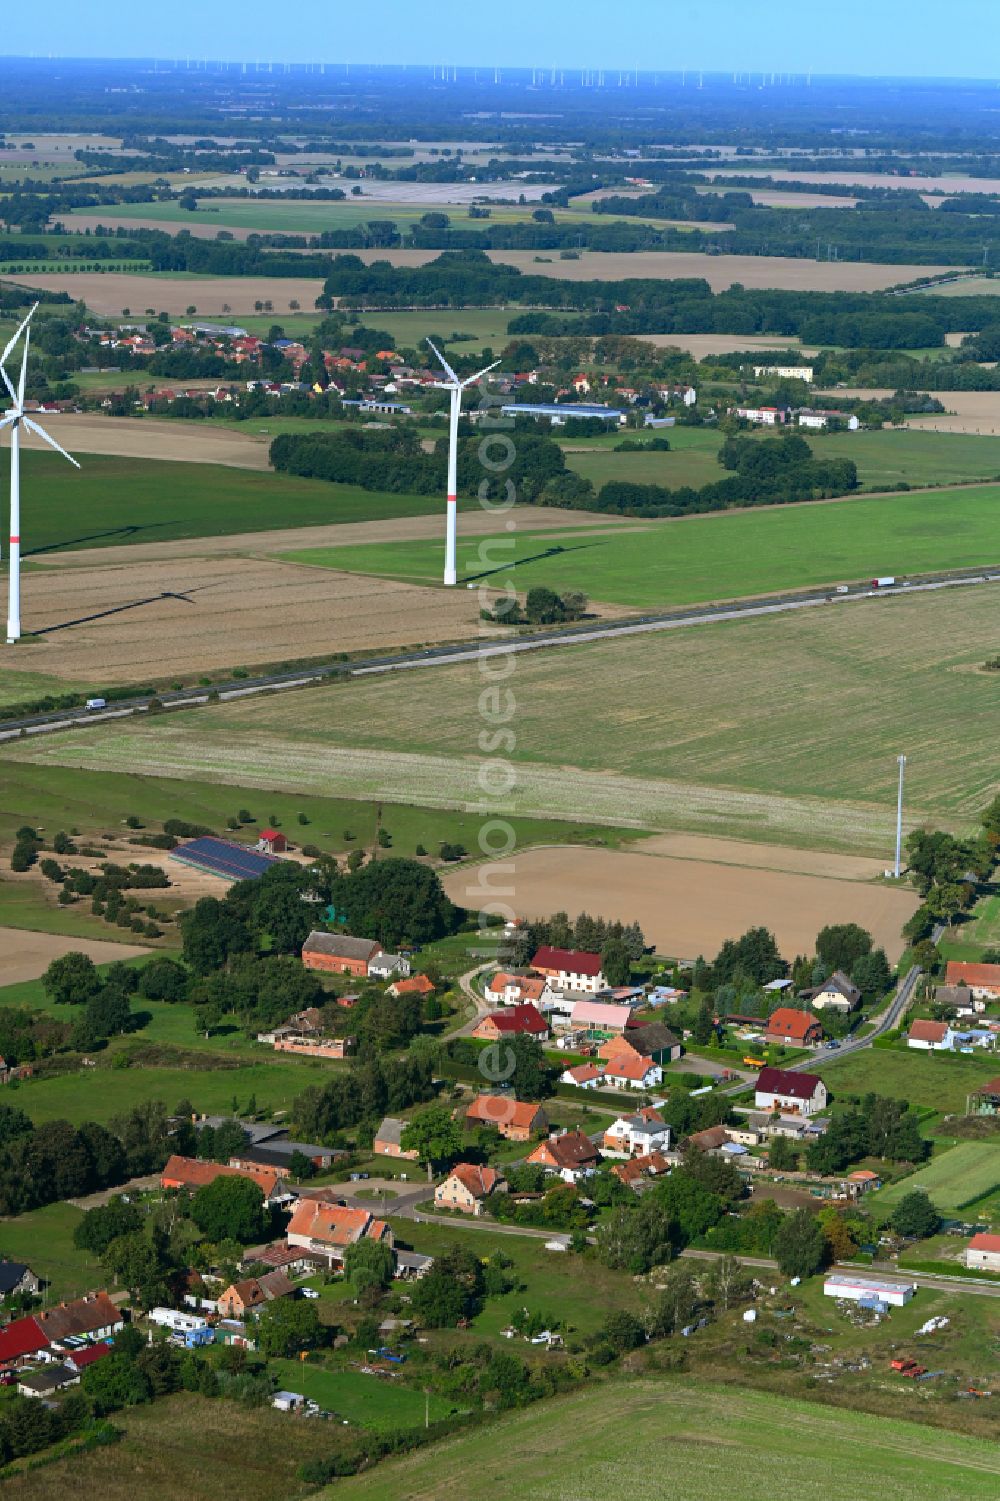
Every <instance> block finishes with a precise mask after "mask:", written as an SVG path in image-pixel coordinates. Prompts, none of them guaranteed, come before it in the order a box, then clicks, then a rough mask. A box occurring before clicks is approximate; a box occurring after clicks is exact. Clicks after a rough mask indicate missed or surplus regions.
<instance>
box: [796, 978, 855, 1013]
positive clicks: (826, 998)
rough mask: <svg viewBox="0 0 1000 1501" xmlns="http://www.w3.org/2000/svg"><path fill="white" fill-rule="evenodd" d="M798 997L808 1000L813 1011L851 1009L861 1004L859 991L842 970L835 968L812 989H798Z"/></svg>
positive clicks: (844, 1010)
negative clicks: (826, 978) (827, 977)
mask: <svg viewBox="0 0 1000 1501" xmlns="http://www.w3.org/2000/svg"><path fill="white" fill-rule="evenodd" d="M799 999H800V1000H803V1001H808V1002H809V1004H810V1006H811V1007H812V1008H813V1010H814V1011H827V1010H829V1011H842V1012H848V1011H853V1010H854V1008H855V1006H860V1004H861V991H860V990H859V989H858V987H857V986H856V985H854V984H852V983H851V981H850V979H849V978H848V977H847V975H845V974H844V972H843V970H841V969H835V970H834V972H833V974H832V975H831V976H830V978H829V979H828V980H824V981H823V983H822V985H816V986H814V987H813V989H812V990H800V991H799Z"/></svg>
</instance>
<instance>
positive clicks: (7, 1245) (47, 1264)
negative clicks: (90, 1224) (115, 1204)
mask: <svg viewBox="0 0 1000 1501" xmlns="http://www.w3.org/2000/svg"><path fill="white" fill-rule="evenodd" d="M9 1103H10V1104H11V1105H15V1104H19V1103H20V1101H19V1100H18V1099H17V1097H16V1096H11V1098H10V1101H9ZM82 1219H83V1210H82V1209H76V1208H74V1206H73V1205H72V1204H47V1205H46V1206H45V1208H44V1209H33V1210H32V1211H31V1213H30V1214H21V1215H18V1216H17V1218H16V1219H5V1220H0V1257H6V1258H8V1259H12V1260H14V1261H26V1262H27V1263H28V1265H29V1266H30V1267H31V1270H32V1271H33V1272H35V1273H36V1274H37V1275H38V1276H39V1277H43V1278H44V1279H45V1281H46V1282H47V1283H48V1284H49V1286H48V1288H47V1290H46V1294H45V1296H46V1301H47V1302H49V1303H52V1302H54V1301H57V1300H58V1299H60V1298H76V1297H81V1296H82V1295H83V1294H84V1293H86V1292H91V1291H92V1290H93V1289H94V1288H95V1287H100V1286H102V1285H103V1283H104V1274H103V1273H102V1272H101V1268H100V1263H99V1261H98V1260H97V1258H96V1256H92V1255H91V1254H90V1252H89V1251H80V1250H78V1249H77V1248H76V1246H75V1245H74V1244H73V1232H74V1230H75V1229H76V1227H77V1225H78V1224H79V1223H80V1221H81V1220H82Z"/></svg>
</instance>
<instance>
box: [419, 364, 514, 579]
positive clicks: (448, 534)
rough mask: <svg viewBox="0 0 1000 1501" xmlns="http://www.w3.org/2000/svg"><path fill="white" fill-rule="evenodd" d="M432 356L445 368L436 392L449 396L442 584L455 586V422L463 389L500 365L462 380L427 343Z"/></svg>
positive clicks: (488, 367) (460, 412)
mask: <svg viewBox="0 0 1000 1501" xmlns="http://www.w3.org/2000/svg"><path fill="white" fill-rule="evenodd" d="M427 342H428V344H430V346H431V348H432V349H433V350H434V353H435V354H436V355H437V357H438V359H439V360H440V362H441V364H442V365H443V367H444V371H445V374H446V375H447V376H448V379H447V380H439V381H436V382H435V385H436V386H437V388H438V390H440V391H448V392H450V393H451V419H450V422H449V428H448V511H447V527H446V531H445V546H444V581H445V583H446V584H448V585H452V584H457V583H458V419H459V417H460V416H461V414H462V392H463V391H464V390H465V388H466V386H474V385H475V383H476V381H477V380H482V378H483V376H484V375H488V374H489V372H490V371H491V370H495V369H496V368H497V366H498V365H499V363H500V361H499V360H494V361H493V364H492V365H487V366H486V368H485V369H484V370H480V371H478V373H477V374H476V375H470V376H467V377H466V379H465V380H459V378H458V376H457V375H456V374H455V372H454V370H453V369H452V368H451V366H450V365H449V364H448V361H447V360H446V359H445V357H444V355H443V354H442V353H441V351H440V350H439V349H437V348H435V346H434V345H433V344H431V341H430V339H428V340H427Z"/></svg>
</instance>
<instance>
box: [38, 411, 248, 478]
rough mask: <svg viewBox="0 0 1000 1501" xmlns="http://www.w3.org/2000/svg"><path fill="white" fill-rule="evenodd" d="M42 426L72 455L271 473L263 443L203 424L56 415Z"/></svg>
mask: <svg viewBox="0 0 1000 1501" xmlns="http://www.w3.org/2000/svg"><path fill="white" fill-rule="evenodd" d="M42 420H43V421H44V423H45V426H46V428H47V430H48V431H49V432H51V434H52V436H53V438H55V440H56V442H57V443H61V444H62V446H63V448H65V449H68V450H69V452H70V453H72V454H79V453H107V454H113V455H116V456H118V457H121V458H126V459H167V460H171V461H174V460H176V461H177V462H178V463H183V464H226V465H228V467H229V468H232V469H261V470H269V469H270V467H271V465H270V463H269V462H268V444H267V442H266V441H265V440H263V439H261V438H255V437H252V436H251V434H250V433H249V432H246V433H243V432H232V431H231V430H230V429H228V428H224V427H215V426H213V425H212V424H210V423H207V422H167V421H162V422H157V421H156V420H155V419H153V418H149V417H105V416H103V415H102V414H100V413H97V412H59V413H58V414H52V415H51V416H46V417H44V418H43V419H42ZM21 441H22V443H24V444H25V445H26V447H28V448H37V449H38V450H39V451H40V452H42V451H44V452H49V451H50V450H49V448H48V445H47V444H45V443H43V442H42V441H41V439H40V438H35V437H33V436H32V435H31V434H30V433H26V434H25V435H24V437H23V438H22V440H21Z"/></svg>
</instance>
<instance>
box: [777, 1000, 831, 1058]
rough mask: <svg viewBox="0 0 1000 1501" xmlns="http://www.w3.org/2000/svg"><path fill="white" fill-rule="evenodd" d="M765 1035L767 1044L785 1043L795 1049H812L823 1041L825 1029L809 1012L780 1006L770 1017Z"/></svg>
mask: <svg viewBox="0 0 1000 1501" xmlns="http://www.w3.org/2000/svg"><path fill="white" fill-rule="evenodd" d="M764 1035H765V1040H766V1041H767V1042H773V1043H783V1044H784V1045H785V1046H787V1047H793V1048H811V1047H815V1046H816V1044H817V1043H818V1042H820V1041H822V1037H823V1028H822V1027H821V1026H820V1024H819V1022H818V1021H817V1020H816V1018H815V1017H814V1016H812V1015H810V1013H809V1012H808V1011H796V1010H795V1009H794V1007H792V1006H779V1007H778V1009H777V1011H772V1012H771V1015H770V1016H769V1017H768V1021H767V1031H766V1033H765V1034H764Z"/></svg>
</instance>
